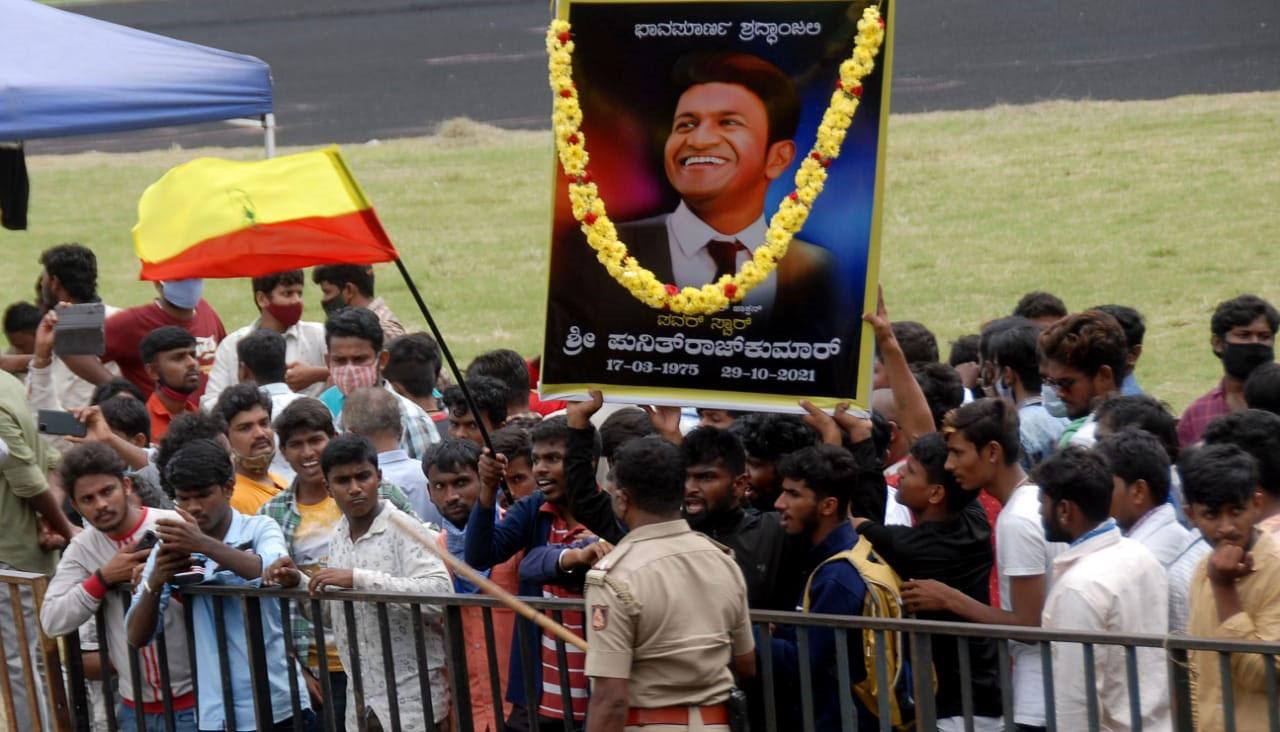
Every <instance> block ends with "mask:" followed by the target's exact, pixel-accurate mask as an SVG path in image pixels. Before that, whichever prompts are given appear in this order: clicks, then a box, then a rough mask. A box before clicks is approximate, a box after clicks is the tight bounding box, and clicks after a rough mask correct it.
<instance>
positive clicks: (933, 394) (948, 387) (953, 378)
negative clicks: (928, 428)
mask: <svg viewBox="0 0 1280 732" xmlns="http://www.w3.org/2000/svg"><path fill="white" fill-rule="evenodd" d="M911 375H912V376H914V377H916V383H917V384H919V385H920V391H922V392H924V398H925V401H927V402H928V403H929V412H930V413H931V414H932V415H933V424H934V427H936V428H937V429H942V420H943V418H945V417H946V416H947V412H950V411H951V410H953V409H955V408H956V407H958V406H960V405H961V404H963V403H964V381H963V380H962V379H961V378H960V373H959V372H957V371H956V370H955V369H954V368H952V367H950V366H948V365H946V364H945V363H937V362H928V363H921V362H917V363H913V364H911Z"/></svg>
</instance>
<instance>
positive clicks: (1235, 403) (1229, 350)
mask: <svg viewBox="0 0 1280 732" xmlns="http://www.w3.org/2000/svg"><path fill="white" fill-rule="evenodd" d="M1278 327H1280V312H1277V311H1276V309H1275V307H1274V306H1272V304H1271V303H1269V302H1267V301H1266V300H1263V299H1262V298H1260V297H1258V296H1257V295H1240V296H1239V297H1235V298H1232V299H1230V300H1227V301H1225V302H1221V303H1218V307H1217V308H1216V309H1215V310H1214V311H1213V318H1212V319H1211V320H1210V321H1209V331H1210V333H1211V334H1212V335H1211V337H1210V338H1209V345H1210V347H1212V348H1213V355H1215V356H1217V357H1218V360H1220V361H1221V362H1222V380H1221V381H1219V382H1218V385H1217V386H1215V387H1214V388H1213V389H1210V390H1209V392H1208V393H1207V394H1205V395H1204V396H1202V397H1200V398H1199V399H1197V400H1195V401H1194V402H1192V403H1191V404H1190V405H1188V406H1187V408H1186V409H1185V410H1183V412H1182V419H1180V420H1178V440H1179V441H1180V442H1181V443H1182V446H1183V447H1190V446H1191V445H1194V444H1196V443H1197V442H1199V441H1200V436H1201V434H1202V433H1203V432H1204V430H1205V428H1206V427H1208V426H1209V423H1210V422H1212V421H1213V420H1215V419H1217V418H1218V417H1221V416H1222V415H1224V414H1227V413H1228V412H1236V411H1239V410H1241V409H1244V408H1245V406H1246V405H1245V397H1244V385H1245V382H1246V381H1248V379H1249V376H1250V375H1251V374H1252V373H1253V371H1254V369H1256V368H1257V367H1259V366H1262V365H1263V364H1267V363H1272V362H1274V361H1275V360H1276V351H1275V345H1276V328H1278Z"/></svg>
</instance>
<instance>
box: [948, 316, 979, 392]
mask: <svg viewBox="0 0 1280 732" xmlns="http://www.w3.org/2000/svg"><path fill="white" fill-rule="evenodd" d="M981 341H982V337H981V336H980V335H979V334H977V333H971V334H969V335H962V336H960V337H959V338H957V339H955V340H954V341H952V342H951V351H950V352H949V353H948V354H947V365H948V366H950V367H951V368H953V369H955V370H956V373H957V374H960V380H961V381H963V382H964V388H965V390H966V391H967V392H968V394H969V396H968V398H967V399H965V401H972V400H973V399H977V398H979V397H981V396H983V394H981V393H980V392H979V388H980V384H979V383H978V374H979V371H980V363H979V362H980V360H981V359H980V355H979V354H980V351H979V344H980V343H981Z"/></svg>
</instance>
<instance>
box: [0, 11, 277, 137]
mask: <svg viewBox="0 0 1280 732" xmlns="http://www.w3.org/2000/svg"><path fill="white" fill-rule="evenodd" d="M271 103H272V94H271V68H270V67H269V66H268V65H267V64H266V63H264V62H263V61H261V60H259V59H257V58H254V57H252V56H245V55H242V54H237V53H229V52H227V51H220V50H218V49H215V48H208V47H206V46H200V45H197V44H194V43H187V42H186V41H179V40H175V39H173V38H166V37H165V36H159V35H155V34H154V33H147V32H144V31H140V30H135V29H133V28H128V27H125V26H121V25H115V24H114V23H107V22H105V21H101V20H95V19H93V18H89V17H86V16H83V15H77V14H75V13H70V12H66V11H63V10H58V9H56V8H51V7H49V6H46V5H41V4H40V3H37V2H33V1H32V0H0V140H11V141H19V140H30V139H35V138H42V137H62V136H67V135H88V134H94V133H101V132H118V131H122V130H137V129H146V128H152V127H163V126H169V125H185V124H194V123H197V122H215V121H223V120H232V119H242V118H253V119H254V120H255V122H254V124H255V126H256V125H257V124H259V123H260V124H261V125H262V127H263V129H264V130H265V143H266V150H267V156H268V157H270V156H271V155H272V154H273V153H274V147H275V139H274V137H275V121H274V118H273V115H272V106H271Z"/></svg>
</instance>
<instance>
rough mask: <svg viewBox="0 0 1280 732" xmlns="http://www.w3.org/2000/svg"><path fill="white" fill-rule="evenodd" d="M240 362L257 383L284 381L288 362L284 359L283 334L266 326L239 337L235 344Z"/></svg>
mask: <svg viewBox="0 0 1280 732" xmlns="http://www.w3.org/2000/svg"><path fill="white" fill-rule="evenodd" d="M236 355H237V356H239V358H240V363H241V364H243V365H244V367H245V368H247V369H249V373H250V374H252V375H253V380H254V381H256V382H258V383H259V384H279V383H282V382H283V381H284V374H285V370H286V369H287V368H288V364H287V363H286V359H285V342H284V336H282V335H280V334H279V333H277V332H275V331H274V330H270V329H268V328H259V329H257V330H255V331H254V332H252V333H250V334H249V335H246V336H245V337H244V338H241V339H240V342H239V343H237V344H236Z"/></svg>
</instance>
